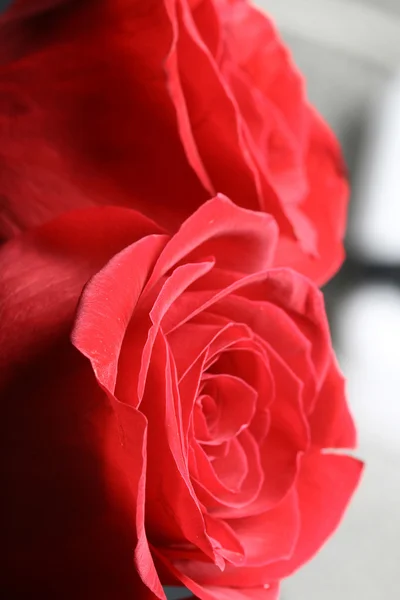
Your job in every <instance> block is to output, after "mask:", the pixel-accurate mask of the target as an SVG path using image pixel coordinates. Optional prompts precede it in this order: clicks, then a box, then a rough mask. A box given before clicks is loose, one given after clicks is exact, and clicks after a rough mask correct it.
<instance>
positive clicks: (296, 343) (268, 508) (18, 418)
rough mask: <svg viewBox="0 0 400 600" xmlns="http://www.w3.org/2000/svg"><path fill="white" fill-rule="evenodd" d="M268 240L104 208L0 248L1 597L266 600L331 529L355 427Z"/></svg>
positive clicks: (314, 313) (324, 343) (292, 281)
mask: <svg viewBox="0 0 400 600" xmlns="http://www.w3.org/2000/svg"><path fill="white" fill-rule="evenodd" d="M276 243H277V228H276V226H275V223H274V221H273V219H272V218H271V217H270V216H269V215H265V214H262V213H260V212H252V211H247V210H244V209H241V208H239V207H237V206H235V205H234V204H232V203H231V202H229V201H228V200H227V199H226V198H224V197H221V196H219V197H217V198H215V199H213V200H211V201H209V202H207V203H205V204H204V205H203V206H202V207H201V208H199V209H198V211H197V212H196V213H195V214H193V215H192V216H191V217H190V218H189V219H188V220H187V221H186V222H185V223H184V224H183V225H182V227H181V228H180V230H179V231H178V232H177V233H176V234H175V235H173V236H172V237H169V236H167V235H165V234H163V233H162V232H160V230H159V229H158V228H157V226H156V225H154V224H153V223H152V222H151V221H149V220H147V219H146V218H145V217H143V216H142V215H140V213H136V212H134V211H132V210H128V209H122V208H116V207H114V208H113V207H104V208H97V209H89V210H84V211H75V212H72V213H70V214H67V215H64V216H62V217H60V218H58V219H57V220H54V221H52V222H49V223H48V224H45V225H43V226H41V227H40V228H38V229H36V230H32V231H31V232H28V233H26V234H23V235H22V236H20V237H17V238H15V239H14V240H12V241H10V242H8V243H7V244H6V245H5V246H4V247H3V249H2V251H1V254H0V260H1V264H2V267H3V268H2V269H1V271H0V272H1V273H2V277H1V290H0V294H1V302H2V305H3V307H4V309H3V323H4V327H3V329H2V333H1V336H2V339H1V340H0V347H1V349H2V367H3V368H2V373H3V374H4V378H3V381H2V392H3V395H2V397H3V398H4V399H5V404H6V407H5V414H3V413H2V423H3V426H4V431H3V433H2V436H1V439H2V442H3V445H4V449H3V455H4V454H5V453H7V456H8V462H7V465H6V470H5V474H6V479H7V485H6V486H5V487H4V489H5V490H7V491H6V508H5V509H4V510H3V514H4V515H6V527H7V530H8V537H7V542H6V545H7V557H6V564H5V574H6V578H7V581H6V584H5V589H6V590H7V592H8V597H17V596H18V597H25V596H24V593H25V595H26V592H27V590H29V591H32V590H33V589H40V590H41V593H42V596H44V597H52V598H54V597H64V595H65V597H74V598H81V597H82V598H83V597H85V598H91V597H93V598H110V597H118V599H120V598H141V597H143V598H145V597H146V598H147V597H149V598H157V597H158V598H164V597H165V596H164V595H163V591H162V588H161V583H162V584H164V585H174V584H177V583H178V584H183V585H186V586H187V587H188V588H189V589H190V590H192V592H193V593H194V594H195V595H196V596H197V597H199V598H200V599H202V600H211V599H214V600H215V599H217V600H225V599H228V598H229V599H234V600H244V599H248V600H249V599H258V598H263V599H266V598H268V600H270V599H273V598H276V597H277V594H278V582H279V580H281V579H282V578H284V577H286V576H287V575H289V574H290V573H292V572H293V571H294V570H295V569H297V568H298V567H299V566H300V565H302V564H303V563H304V562H305V561H307V560H308V559H309V558H310V557H311V556H312V555H313V554H314V553H315V552H316V551H317V550H318V549H319V547H320V546H321V544H322V543H323V542H324V541H325V540H326V538H327V536H329V535H330V534H331V532H332V531H333V530H334V529H335V527H336V526H337V524H338V522H339V520H340V518H341V516H342V513H343V511H344V509H345V507H346V505H347V503H348V501H349V498H350V496H351V494H352V492H353V490H354V488H355V486H356V484H357V481H358V479H359V476H360V472H361V463H360V462H359V461H357V460H356V459H354V458H351V457H349V456H345V455H343V454H338V453H335V452H333V453H332V452H330V451H329V449H336V448H351V447H353V446H354V443H355V431H354V425H353V421H352V419H351V416H350V414H349V412H348V408H347V404H346V400H345V395H344V389H343V387H344V384H343V377H342V375H341V374H340V372H339V370H338V367H337V365H336V362H335V358H334V355H333V351H332V347H331V342H330V338H329V332H328V326H327V322H326V317H325V312H324V307H323V299H322V295H321V293H320V292H319V291H318V290H317V288H316V287H314V286H313V284H312V283H310V282H309V281H308V280H307V279H305V278H304V277H303V276H302V275H299V274H296V273H295V272H293V271H291V270H288V269H283V268H278V269H277V268H271V266H270V265H271V264H273V260H274V252H275V249H276ZM107 261H108V262H107ZM104 265H105V266H104ZM87 282H88V283H87ZM86 283H87V285H86V287H85V289H84V292H83V295H82V297H81V299H80V302H79V308H78V312H77V316H76V317H75V311H76V307H77V303H78V300H79V296H80V293H81V290H82V287H83V286H84V285H85V284H86ZM73 323H74V325H73ZM72 327H73V333H72V342H73V344H74V346H75V348H77V349H78V350H79V351H80V352H78V351H77V350H76V349H75V348H74V347H73V346H72V344H70V343H69V333H70V331H71V328H72ZM82 355H84V356H85V357H87V358H88V359H89V361H90V362H89V361H88V360H87V359H86V358H84V356H82ZM139 577H140V579H139ZM160 580H161V583H160ZM35 586H36V587H35ZM60 590H61V592H60ZM60 593H61V595H60ZM18 594H19V595H18ZM46 594H47V595H46ZM63 594H64V595H63ZM68 594H72V596H71V595H69V596H68ZM113 594H116V595H113Z"/></svg>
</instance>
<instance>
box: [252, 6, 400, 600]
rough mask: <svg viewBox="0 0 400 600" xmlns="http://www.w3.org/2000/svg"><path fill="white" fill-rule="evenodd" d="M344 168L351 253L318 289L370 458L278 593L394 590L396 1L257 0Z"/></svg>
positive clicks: (399, 380)
mask: <svg viewBox="0 0 400 600" xmlns="http://www.w3.org/2000/svg"><path fill="white" fill-rule="evenodd" d="M256 3H257V4H259V6H261V7H262V8H263V9H265V10H266V11H267V12H268V13H269V14H270V15H271V16H272V17H273V19H274V20H275V22H276V24H277V26H278V28H279V30H280V32H281V34H282V36H283V38H284V39H285V41H286V42H287V44H288V46H289V47H290V49H291V50H292V53H293V56H294V59H295V61H296V63H297V65H298V67H299V68H300V70H301V71H302V73H303V74H304V76H305V79H306V83H307V89H308V94H309V98H310V100H311V102H312V103H313V104H315V105H316V107H317V108H318V110H319V111H320V112H321V113H322V114H323V115H324V117H325V118H326V119H327V121H328V122H329V123H330V124H331V126H332V127H333V129H334V130H335V132H336V134H337V135H338V137H339V139H340V142H341V144H342V147H343V151H344V154H345V157H346V161H347V164H348V167H349V170H350V179H351V184H352V190H353V192H352V199H351V206H350V220H349V226H348V234H347V241H346V246H347V260H346V262H345V264H344V266H343V268H342V269H341V271H340V273H338V275H337V276H336V277H335V278H334V279H333V281H332V282H331V283H330V284H329V285H328V286H327V287H326V288H325V290H324V291H325V296H326V302H327V305H328V312H329V317H330V320H331V324H332V333H333V337H334V342H335V346H336V350H337V352H338V354H339V359H340V363H341V366H342V369H343V371H344V372H345V375H346V376H347V379H348V394H349V399H350V404H351V406H352V410H353V413H354V415H355V417H356V420H357V424H358V427H359V442H360V444H359V450H358V455H360V456H361V457H362V458H363V459H365V460H366V462H367V469H366V472H365V476H364V479H363V481H362V484H361V486H360V488H359V490H358V492H357V494H356V497H355V498H354V501H353V503H352V505H351V507H350V510H349V512H348V513H347V515H346V517H345V519H344V521H343V523H342V526H341V528H340V529H339V531H338V532H337V533H336V534H335V536H334V537H333V538H332V539H331V540H330V541H329V542H328V543H327V545H326V546H325V548H324V549H323V550H322V551H321V553H320V554H319V555H318V556H317V557H316V558H315V559H314V560H313V561H312V562H311V563H310V564H309V565H307V566H306V567H305V568H303V569H302V570H301V571H300V572H299V573H298V574H296V575H295V576H293V577H292V578H291V579H290V580H288V581H287V582H285V583H284V585H283V592H282V600H338V599H340V600H381V599H382V600H383V599H392V598H393V599H394V598H400V580H399V576H398V567H399V565H400V545H399V540H400V349H399V347H400V0H258V1H257V2H256Z"/></svg>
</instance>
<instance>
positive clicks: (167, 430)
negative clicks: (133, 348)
mask: <svg viewBox="0 0 400 600" xmlns="http://www.w3.org/2000/svg"><path fill="white" fill-rule="evenodd" d="M140 409H141V411H142V412H143V414H144V415H145V416H146V418H147V420H148V423H149V428H148V470H147V487H146V519H147V523H148V528H149V536H150V537H151V539H152V541H158V542H159V543H161V545H164V544H166V545H170V544H173V545H180V544H187V543H188V542H189V543H192V544H193V545H194V546H196V547H199V548H200V549H201V550H202V551H203V552H204V553H205V554H206V555H207V556H209V557H210V558H211V559H212V560H214V559H215V560H217V559H218V557H215V555H214V550H213V546H212V543H211V541H210V539H209V538H208V536H207V534H206V528H205V523H204V518H203V515H202V510H201V507H200V504H199V500H198V498H197V497H196V494H195V492H194V490H193V486H192V483H191V480H190V477H189V472H188V466H187V458H186V455H185V451H184V437H183V432H182V421H181V407H180V398H179V391H178V384H177V380H176V372H175V369H174V365H173V359H172V356H171V354H170V350H169V348H168V346H167V343H166V340H165V338H164V336H163V335H162V333H159V334H158V335H157V337H156V339H155V343H154V350H153V355H152V360H151V363H150V367H149V371H148V376H147V380H146V387H145V393H144V397H143V400H142V403H141V405H140ZM171 489H173V490H174V493H173V494H171V493H170V491H171ZM217 562H218V560H217ZM219 564H220V565H222V564H223V561H222V563H221V561H220V562H219Z"/></svg>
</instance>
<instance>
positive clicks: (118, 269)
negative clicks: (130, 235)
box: [72, 235, 166, 404]
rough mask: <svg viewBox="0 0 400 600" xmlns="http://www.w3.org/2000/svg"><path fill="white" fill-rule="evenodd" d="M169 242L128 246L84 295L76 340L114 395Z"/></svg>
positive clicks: (162, 238)
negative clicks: (136, 316) (129, 336)
mask: <svg viewBox="0 0 400 600" xmlns="http://www.w3.org/2000/svg"><path fill="white" fill-rule="evenodd" d="M165 242H166V237H165V236H156V235H153V236H148V237H145V238H143V239H141V240H139V241H138V242H136V243H135V244H132V245H131V246H128V247H127V248H125V249H124V250H123V251H122V252H120V253H119V254H117V255H116V256H114V257H113V258H112V259H111V261H110V262H109V263H108V264H107V265H106V266H105V267H104V269H102V270H101V271H100V272H99V273H97V274H96V275H95V276H94V277H93V278H92V279H91V281H90V282H89V284H88V285H87V287H86V289H85V291H84V293H83V295H82V299H81V302H80V306H79V311H78V315H77V319H76V323H75V327H74V331H73V334H72V341H73V343H74V345H75V346H76V347H77V348H78V349H79V350H80V351H81V352H82V354H84V355H85V356H87V358H89V360H90V361H91V363H92V367H93V370H94V372H95V374H96V377H97V379H98V381H99V383H100V384H101V385H102V386H103V387H104V388H106V389H107V390H108V391H109V392H110V393H112V394H113V393H114V390H115V384H116V381H117V373H118V361H119V356H120V351H121V347H122V342H123V340H124V337H125V333H126V330H127V327H128V325H129V322H130V320H131V317H132V315H133V312H134V310H135V307H136V305H137V302H138V300H139V298H140V295H141V293H142V290H143V288H144V286H145V283H146V281H147V279H148V278H149V274H150V273H151V270H152V267H153V265H154V263H155V262H156V260H157V258H158V256H159V254H160V252H161V250H162V249H163V247H164V246H165ZM135 402H136V403H137V400H135V398H133V399H132V403H133V404H135Z"/></svg>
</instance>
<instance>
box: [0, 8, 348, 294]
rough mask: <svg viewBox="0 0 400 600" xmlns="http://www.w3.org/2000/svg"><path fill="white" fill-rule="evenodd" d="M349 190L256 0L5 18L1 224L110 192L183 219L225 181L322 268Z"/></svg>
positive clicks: (292, 256)
mask: <svg viewBox="0 0 400 600" xmlns="http://www.w3.org/2000/svg"><path fill="white" fill-rule="evenodd" d="M46 9H47V10H46ZM347 191H348V190H347V184H346V180H345V177H344V165H343V161H342V158H341V154H340V150H339V147H338V144H337V142H336V140H335V138H334V136H333V134H332V132H331V131H330V129H329V128H328V126H327V125H326V124H325V123H324V122H323V120H322V119H321V118H320V116H319V115H318V114H317V113H316V112H315V111H314V110H313V108H311V107H310V106H309V104H308V102H307V99H306V95H305V91H304V82H303V79H302V77H301V76H300V75H299V73H298V72H297V70H296V68H295V66H294V65H293V62H292V60H291V57H290V55H289V52H288V50H287V49H286V47H285V46H284V45H283V43H282V41H281V40H280V38H279V35H278V34H277V32H276V30H275V28H274V26H273V25H272V23H271V21H270V20H269V18H268V17H266V16H265V15H263V14H262V13H261V12H259V11H258V10H257V9H256V8H255V7H253V6H252V5H251V4H249V3H248V2H247V1H245V0H190V1H189V0H172V1H167V0H157V1H149V0H148V1H143V0H97V2H89V1H88V0H82V1H81V2H71V1H70V0H58V1H56V0H37V1H36V2H35V1H32V0H29V1H28V0H19V1H17V2H16V3H15V5H14V6H12V7H11V8H10V10H9V11H8V12H6V13H5V16H4V17H3V20H2V21H0V231H1V233H2V234H3V237H10V236H12V235H13V234H15V233H16V232H17V231H19V230H21V229H25V228H28V227H31V226H34V225H37V224H40V223H43V222H45V221H46V220H48V219H50V218H51V217H53V216H55V215H58V214H61V213H62V212H63V211H65V210H67V209H71V208H79V207H85V206H93V205H96V204H110V203H113V204H115V205H121V206H128V207H132V208H136V209H138V210H140V211H142V212H143V213H144V214H147V215H148V216H150V217H151V218H155V219H156V220H157V222H159V223H162V224H163V225H164V226H166V227H167V229H169V230H170V231H171V232H173V231H176V229H177V227H178V226H179V225H180V224H181V223H182V222H183V221H184V219H185V218H187V217H188V216H189V215H190V214H191V213H192V212H193V211H194V210H196V208H198V207H199V206H200V205H201V204H202V203H203V202H205V201H206V200H207V199H208V198H209V197H210V196H212V195H214V194H216V193H224V194H226V195H227V196H229V197H230V198H231V199H232V200H233V201H234V202H235V203H236V204H238V205H240V206H242V207H244V208H248V209H252V210H261V211H265V212H267V213H270V214H272V215H273V216H274V218H275V219H276V221H277V223H278V225H279V232H280V236H279V241H278V247H277V253H276V257H275V263H276V265H277V266H278V265H283V266H292V267H294V268H296V269H297V270H299V271H300V272H302V273H304V274H306V275H307V276H309V277H311V278H312V279H313V280H314V281H316V282H317V283H323V282H325V281H326V280H327V279H328V278H329V277H330V276H331V275H332V274H333V273H334V272H335V271H336V269H337V268H338V267H339V266H340V264H341V262H342V260H343V247H342V239H343V234H344V226H345V220H346V205H347Z"/></svg>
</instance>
